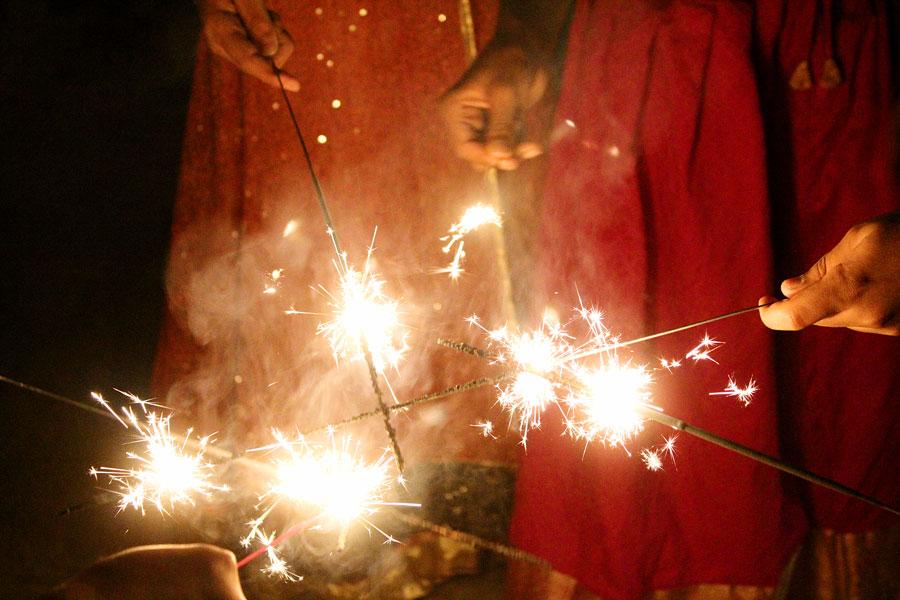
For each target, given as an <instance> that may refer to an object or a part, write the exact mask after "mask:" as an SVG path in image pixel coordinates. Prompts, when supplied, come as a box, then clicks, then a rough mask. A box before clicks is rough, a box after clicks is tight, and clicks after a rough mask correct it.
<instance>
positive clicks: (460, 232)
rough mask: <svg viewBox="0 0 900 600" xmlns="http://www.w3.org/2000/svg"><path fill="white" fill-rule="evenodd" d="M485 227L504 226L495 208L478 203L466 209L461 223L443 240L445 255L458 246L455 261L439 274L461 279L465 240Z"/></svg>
mask: <svg viewBox="0 0 900 600" xmlns="http://www.w3.org/2000/svg"><path fill="white" fill-rule="evenodd" d="M484 225H496V226H497V227H502V226H503V221H502V220H501V219H500V215H499V214H497V211H496V210H495V209H494V207H492V206H488V205H487V204H481V203H478V204H475V205H473V206H470V207H469V208H467V209H466V212H465V213H463V216H462V218H461V219H460V220H459V222H458V223H454V224H453V225H451V226H450V230H449V231H448V232H447V235H445V236H444V237H442V238H441V241H442V242H447V244H446V245H445V246H444V247H443V248H441V251H442V252H443V253H444V254H449V253H450V252H453V247H454V246H456V251H455V252H453V260H451V261H450V264H449V265H447V266H446V267H444V268H443V269H439V270H438V273H447V274H448V275H449V276H450V279H452V280H454V281H456V280H457V279H459V276H460V275H462V273H463V268H462V260H463V258H465V256H466V251H465V250H464V246H465V240H464V239H463V238H465V236H466V235H467V234H469V233H471V232H473V231H475V230H476V229H478V228H480V227H482V226H484Z"/></svg>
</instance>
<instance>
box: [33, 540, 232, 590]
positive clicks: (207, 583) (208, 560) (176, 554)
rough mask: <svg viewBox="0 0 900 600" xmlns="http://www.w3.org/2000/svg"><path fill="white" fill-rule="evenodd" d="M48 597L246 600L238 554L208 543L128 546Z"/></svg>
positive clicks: (94, 565) (99, 562)
mask: <svg viewBox="0 0 900 600" xmlns="http://www.w3.org/2000/svg"><path fill="white" fill-rule="evenodd" d="M48 598H54V599H57V598H58V599H65V600H120V599H121V600H126V599H127V600H246V598H245V597H244V593H243V592H242V591H241V583H240V580H239V578H238V572H237V568H236V566H235V560H234V554H232V553H231V552H229V551H228V550H223V549H222V548H217V547H216V546H209V545H207V544H186V545H161V546H139V547H136V548H129V549H128V550H125V551H123V552H119V553H118V554H114V555H112V556H109V557H107V558H104V559H101V560H99V561H97V562H96V563H94V564H93V565H91V566H90V567H89V568H88V569H87V570H85V571H84V572H83V573H81V574H80V575H77V576H76V577H74V578H73V579H71V580H70V581H68V582H66V583H64V584H63V585H62V586H60V587H59V588H58V590H57V591H56V592H55V593H54V594H52V595H51V596H49V597H48Z"/></svg>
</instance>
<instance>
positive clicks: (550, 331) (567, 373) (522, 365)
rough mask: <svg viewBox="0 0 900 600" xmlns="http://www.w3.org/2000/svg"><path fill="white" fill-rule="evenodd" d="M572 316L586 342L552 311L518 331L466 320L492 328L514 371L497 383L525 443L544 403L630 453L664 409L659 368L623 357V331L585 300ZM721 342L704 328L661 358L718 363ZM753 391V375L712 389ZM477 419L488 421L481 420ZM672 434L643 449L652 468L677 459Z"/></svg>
mask: <svg viewBox="0 0 900 600" xmlns="http://www.w3.org/2000/svg"><path fill="white" fill-rule="evenodd" d="M574 321H576V322H579V323H581V324H582V325H583V326H586V327H587V330H588V333H589V334H588V335H587V341H586V342H584V343H581V344H578V343H576V342H575V338H574V336H572V335H570V334H569V333H567V331H566V328H565V326H563V325H560V324H559V323H558V322H557V321H555V320H553V319H552V318H549V317H545V319H544V322H543V323H542V325H541V328H540V329H538V330H537V331H534V332H525V333H516V334H512V333H510V332H509V331H508V330H507V329H506V328H501V329H496V330H488V329H486V328H485V327H484V326H482V325H481V323H480V322H479V320H478V318H477V317H474V316H473V317H469V319H468V322H469V324H470V325H474V326H476V327H478V328H480V329H481V330H482V331H484V332H485V334H486V335H487V338H488V340H489V341H490V344H491V352H492V354H491V358H492V360H493V361H494V362H497V363H503V364H507V365H509V366H510V367H511V368H513V369H514V371H515V375H514V376H513V378H512V380H511V383H508V384H503V385H500V386H498V389H499V393H498V398H497V402H498V403H499V404H500V406H501V407H502V408H504V409H505V410H506V411H507V412H508V413H509V415H510V424H511V425H514V426H515V427H516V428H517V429H518V430H519V431H520V432H521V434H522V441H521V443H522V445H523V446H526V447H527V441H528V432H529V431H530V430H531V429H534V428H540V426H541V421H542V418H544V416H545V414H546V410H547V409H548V408H549V407H551V406H555V407H556V408H557V409H558V410H559V412H560V414H561V415H562V423H563V425H564V430H565V433H566V434H568V435H569V436H571V437H572V438H573V439H575V440H578V441H582V442H584V443H585V444H589V443H591V442H597V443H600V444H603V445H604V446H608V447H617V446H618V447H620V448H622V449H623V450H625V451H626V452H627V453H629V454H630V452H629V450H628V445H629V443H630V442H631V441H632V440H634V439H635V437H636V436H637V435H638V434H639V433H640V432H641V431H643V429H644V425H645V423H646V421H647V418H648V414H651V413H653V412H654V411H656V412H658V411H659V410H660V409H659V408H658V407H656V406H654V404H653V399H652V387H653V382H654V377H653V373H654V371H659V370H661V369H659V368H657V369H651V368H649V367H648V366H646V365H644V364H640V363H638V362H636V361H635V360H634V359H633V358H631V357H629V356H627V355H626V356H623V355H622V353H621V352H622V346H621V344H620V343H619V338H618V337H616V336H615V335H613V333H612V332H611V331H610V329H609V328H608V327H607V326H606V324H605V322H604V315H603V313H601V312H600V311H599V310H596V309H593V308H586V307H585V306H584V305H583V304H582V305H581V306H580V307H578V308H577V309H576V310H575V319H574ZM721 345H722V342H719V341H717V340H714V339H712V338H710V337H709V335H704V337H703V339H701V340H700V342H699V343H698V344H697V345H696V346H695V347H694V348H692V349H691V350H689V351H688V352H687V353H685V355H684V356H683V358H680V359H660V364H661V366H662V368H663V369H666V370H668V371H671V370H672V369H675V368H678V367H679V366H681V364H682V362H683V361H687V360H691V361H692V362H694V363H697V362H700V361H710V362H713V363H716V361H715V359H713V358H712V356H711V354H712V352H714V351H715V350H716V349H717V348H719V347H720V346H721ZM716 364H718V363H716ZM755 391H756V387H755V382H754V381H753V380H751V381H750V384H749V385H748V386H747V387H746V388H740V387H738V386H737V384H735V383H734V380H733V379H731V380H729V386H728V388H726V390H725V391H723V392H714V393H713V395H729V396H735V397H737V398H738V399H740V400H741V401H742V402H749V399H750V397H751V396H752V394H753V393H754V392H755ZM473 426H474V427H482V428H483V427H484V426H483V424H480V423H478V424H476V425H473ZM489 432H492V430H489ZM486 437H487V436H486ZM674 440H675V438H674V437H672V438H666V443H665V445H664V446H662V447H659V448H648V449H645V450H646V451H645V452H642V455H641V456H642V458H643V460H644V462H645V463H647V465H648V467H649V468H651V469H654V470H655V468H661V467H662V460H661V459H662V457H663V456H665V455H668V456H670V457H671V458H672V460H673V462H674ZM657 458H658V459H660V460H659V461H658V462H659V465H658V467H657V464H656V463H657V461H656V459H657Z"/></svg>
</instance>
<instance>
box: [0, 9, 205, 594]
mask: <svg viewBox="0 0 900 600" xmlns="http://www.w3.org/2000/svg"><path fill="white" fill-rule="evenodd" d="M198 27H199V25H198V22H197V18H196V16H195V14H194V8H193V6H192V4H191V3H190V2H188V1H186V0H152V1H147V2H122V1H121V0H106V1H101V0H93V1H85V2H77V1H63V0H59V1H56V2H51V1H48V0H13V1H7V2H4V3H2V4H0V148H2V159H0V201H2V207H3V210H2V213H0V223H2V224H0V260H2V263H0V264H2V269H3V270H2V274H3V276H2V279H0V289H2V292H0V324H2V327H0V375H4V376H7V377H11V378H15V379H17V380H20V381H24V382H28V383H31V384H33V385H36V386H39V387H42V388H45V389H48V390H52V391H54V392H58V393H60V394H63V395H66V396H69V397H72V398H76V399H87V395H88V392H89V391H90V390H93V389H98V390H102V391H105V392H111V388H112V387H113V386H115V387H118V388H123V389H128V390H132V391H134V392H136V393H138V394H143V393H146V391H147V387H148V382H149V376H150V371H151V366H152V360H153V354H154V349H155V344H156V336H157V332H158V330H159V326H160V322H161V318H162V310H163V301H164V298H163V287H162V281H163V270H164V266H165V260H166V252H167V246H168V236H169V227H170V219H171V213H172V202H173V197H174V194H175V188H176V184H177V175H178V160H179V154H180V145H181V136H182V129H183V125H184V119H185V113H186V109H187V101H188V95H189V92H190V79H191V69H192V64H193V55H194V45H195V43H196V40H197V34H198ZM122 439H123V438H122V431H121V428H120V427H119V426H118V425H117V424H115V423H114V422H110V421H108V420H106V419H103V418H100V417H97V416H95V415H91V414H89V413H82V412H80V411H78V410H76V409H74V408H72V407H69V406H66V405H62V404H58V403H55V402H53V401H51V400H48V399H45V398H41V397H39V396H36V395H34V394H31V393H27V392H25V391H22V390H19V389H16V388H13V387H10V386H8V385H6V384H4V383H0V440H2V441H0V448H2V456H3V459H2V461H3V477H2V484H0V486H2V487H0V497H2V500H0V532H2V535H0V548H2V549H3V553H2V554H3V556H5V557H6V565H5V566H4V568H3V569H2V573H3V574H2V575H0V597H2V598H27V597H29V596H30V595H31V594H32V593H34V592H36V591H39V590H41V589H43V588H44V587H45V586H46V585H48V584H52V583H56V582H57V581H58V580H60V579H61V578H63V577H65V576H67V575H69V574H71V573H73V572H74V571H77V570H78V569H79V568H81V567H82V566H84V565H85V564H88V563H90V562H91V561H92V560H93V559H94V558H95V557H97V556H98V555H101V554H105V553H108V552H110V551H112V550H115V549H117V548H121V547H125V546H129V545H133V544H136V543H141V542H146V541H156V540H174V539H177V533H176V531H177V527H176V526H175V524H174V523H172V521H171V519H170V520H163V519H161V518H159V517H158V516H155V515H153V516H150V515H148V517H147V518H146V519H144V520H140V519H138V518H136V517H134V516H130V515H125V514H123V515H120V516H119V517H116V518H113V512H114V511H113V510H111V507H109V506H106V507H99V508H98V507H95V508H91V509H87V510H84V511H81V512H79V513H77V514H74V515H70V516H67V517H61V516H58V515H57V513H58V511H59V510H60V509H62V508H64V507H66V506H68V505H70V504H74V503H79V502H83V501H85V500H88V499H90V498H91V496H92V494H93V490H94V483H93V482H92V480H91V479H90V478H89V477H87V474H86V471H87V469H88V467H89V466H90V465H92V464H98V463H100V462H102V461H104V459H105V458H106V460H109V457H112V459H113V460H115V457H118V456H121V445H120V444H121V442H122ZM107 464H108V463H107Z"/></svg>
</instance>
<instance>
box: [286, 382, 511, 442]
mask: <svg viewBox="0 0 900 600" xmlns="http://www.w3.org/2000/svg"><path fill="white" fill-rule="evenodd" d="M509 376H510V374H509V373H503V374H501V375H499V376H497V377H480V378H478V379H473V380H471V381H467V382H466V383H458V384H456V385H451V386H450V387H448V388H446V389H444V390H441V391H439V392H432V393H430V394H425V395H424V396H419V397H418V398H413V399H412V400H407V401H406V402H401V403H400V404H393V405H391V406H388V407H387V409H388V411H389V412H398V411H402V410H406V409H408V408H412V407H413V406H419V405H421V404H428V403H430V402H435V401H437V400H443V399H445V398H448V397H450V396H454V395H456V394H461V393H462V392H467V391H469V390H474V389H478V388H480V387H484V386H486V385H496V384H498V383H500V382H501V381H503V380H504V379H506V378H507V377H509ZM380 414H381V409H376V410H370V411H368V412H364V413H359V414H357V415H353V416H352V417H349V418H347V419H344V420H343V421H337V422H336V423H329V424H327V425H322V426H320V427H316V428H314V429H308V430H306V431H305V432H303V434H302V435H305V436H307V435H311V434H313V433H318V432H320V431H328V430H332V429H335V428H337V427H342V426H344V425H349V424H351V423H356V422H358V421H362V420H364V419H368V418H370V417H377V416H378V415H380Z"/></svg>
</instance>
